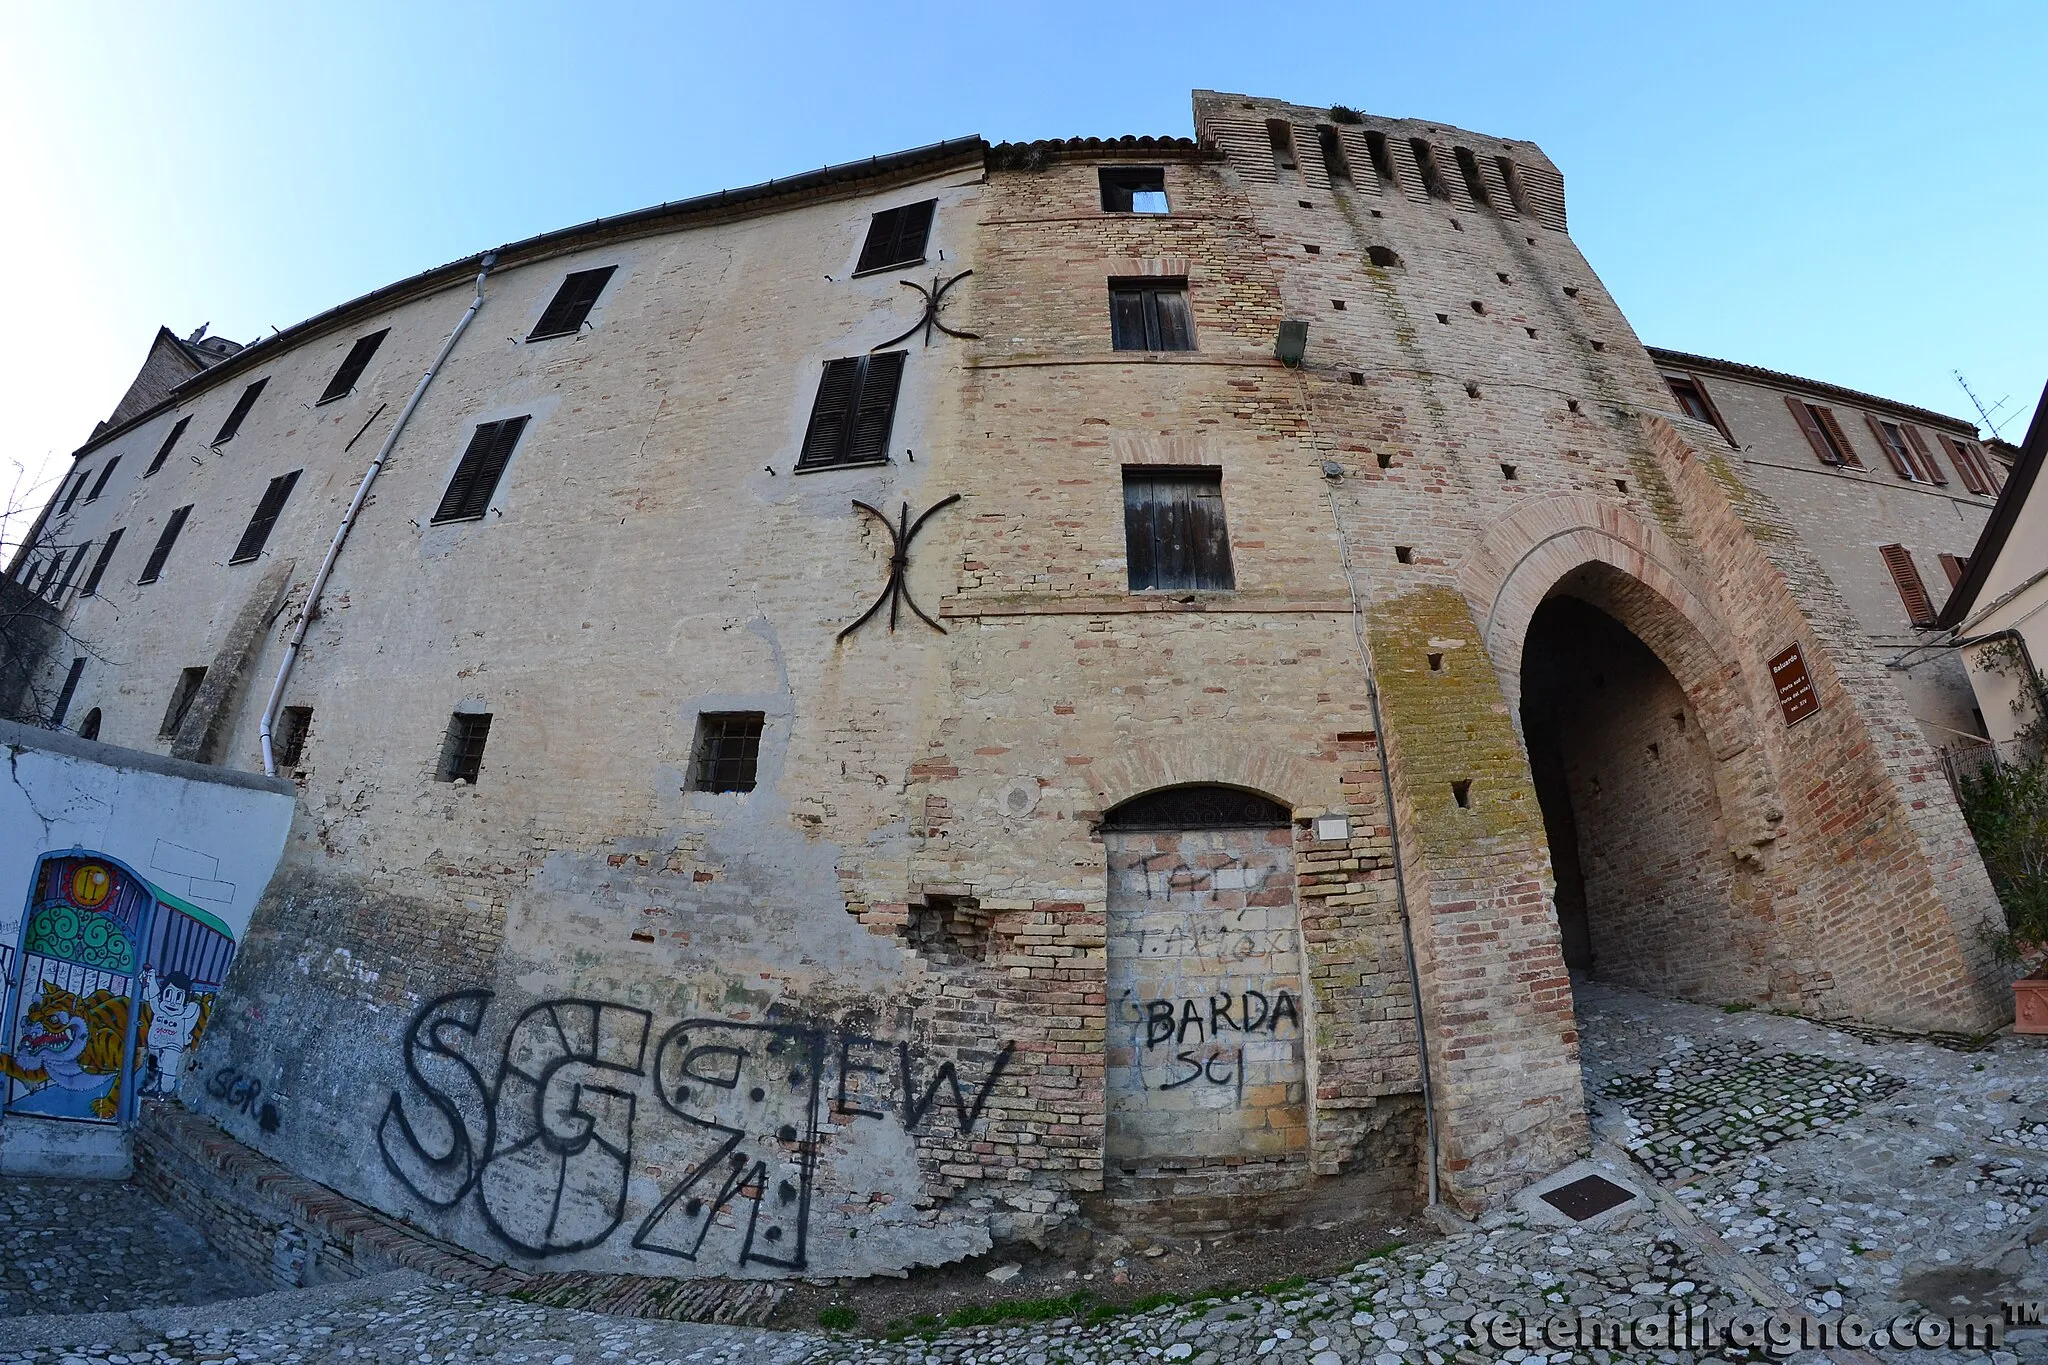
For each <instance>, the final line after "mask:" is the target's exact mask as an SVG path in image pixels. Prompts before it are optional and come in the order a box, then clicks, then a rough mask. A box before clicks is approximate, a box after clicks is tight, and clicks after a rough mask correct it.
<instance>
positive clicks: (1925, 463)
mask: <svg viewBox="0 0 2048 1365" xmlns="http://www.w3.org/2000/svg"><path fill="white" fill-rule="evenodd" d="M1863 416H1864V420H1865V421H1867V422H1869V423H1870V434H1871V435H1872V436H1874V437H1876V438H1877V444H1878V447H1879V448H1880V449H1881V450H1883V451H1884V453H1885V458H1886V459H1888V460H1890V461H1891V462H1892V469H1893V470H1894V471H1895V472H1896V473H1897V474H1898V476H1899V477H1900V478H1902V479H1911V480H1912V481H1913V482H1914V483H1947V482H1948V479H1947V477H1946V476H1945V475H1943V474H1942V472H1941V466H1939V465H1937V464H1936V463H1935V462H1934V455H1933V453H1932V452H1931V451H1929V450H1928V449H1927V443H1926V442H1925V441H1923V440H1921V439H1920V433H1919V431H1918V430H1916V429H1915V428H1914V427H1913V426H1911V425H1910V424H1908V423H1904V422H1887V421H1885V420H1884V419H1883V418H1881V417H1874V416H1872V415H1871V414H1869V413H1865V414H1863Z"/></svg>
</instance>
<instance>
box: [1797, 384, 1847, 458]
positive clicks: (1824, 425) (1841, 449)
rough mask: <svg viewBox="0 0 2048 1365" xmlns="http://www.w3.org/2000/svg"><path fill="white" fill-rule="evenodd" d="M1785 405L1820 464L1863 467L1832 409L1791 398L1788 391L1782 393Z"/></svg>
mask: <svg viewBox="0 0 2048 1365" xmlns="http://www.w3.org/2000/svg"><path fill="white" fill-rule="evenodd" d="M1785 406H1786V407H1787V408H1789V409H1791V412H1792V420H1793V421H1795V422H1797V423H1798V424H1799V430H1800V431H1802V432H1804V433H1805V434H1806V440H1807V443H1808V444H1809V445H1811V446H1812V447H1813V453H1814V454H1815V455H1818V456H1819V457H1820V462H1821V463H1822V464H1832V465H1841V466H1843V467H1844V468H1847V469H1861V468H1863V461H1861V460H1859V459H1857V458H1856V451H1855V450H1854V449H1853V448H1852V447H1851V446H1850V445H1849V437H1848V436H1847V434H1846V433H1844V432H1843V430H1842V427H1841V424H1840V423H1839V422H1837V421H1836V420H1835V414H1834V413H1833V411H1831V410H1830V409H1828V408H1824V407H1822V406H1821V405H1820V404H1818V403H1809V402H1807V401H1806V400H1804V399H1802V398H1794V397H1793V396H1792V395H1791V394H1789V393H1788V394H1786V395H1785Z"/></svg>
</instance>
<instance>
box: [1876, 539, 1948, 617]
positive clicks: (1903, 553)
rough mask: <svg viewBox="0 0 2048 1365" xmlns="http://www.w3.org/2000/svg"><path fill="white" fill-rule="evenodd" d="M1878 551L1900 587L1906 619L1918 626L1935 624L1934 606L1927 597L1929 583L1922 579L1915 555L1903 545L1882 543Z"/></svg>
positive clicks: (1900, 596)
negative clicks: (1915, 561)
mask: <svg viewBox="0 0 2048 1365" xmlns="http://www.w3.org/2000/svg"><path fill="white" fill-rule="evenodd" d="M1877 552H1878V553H1879V554H1881V555H1883V556H1884V566H1885V567H1886V568H1887V569H1890V570H1891V571H1892V582H1893V583H1894V584H1896V585H1897V587H1898V589H1899V600H1900V601H1901V602H1903V603H1905V604H1906V619H1907V620H1909V621H1911V622H1912V623H1913V624H1914V625H1916V626H1931V625H1933V624H1934V606H1933V604H1932V603H1931V602H1930V601H1928V598H1927V585H1926V584H1925V583H1922V582H1921V581H1920V569H1919V567H1918V566H1917V565H1915V564H1914V563H1913V556H1912V555H1911V554H1910V553H1909V552H1908V551H1907V549H1906V547H1905V546H1903V545H1880V546H1878V547H1877Z"/></svg>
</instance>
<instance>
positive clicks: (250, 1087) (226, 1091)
mask: <svg viewBox="0 0 2048 1365" xmlns="http://www.w3.org/2000/svg"><path fill="white" fill-rule="evenodd" d="M206 1093H207V1094H209V1095H211V1096H213V1097H214V1098H215V1099H217V1100H220V1101H222V1102H224V1103H225V1104H226V1105H227V1106H228V1107H229V1108H230V1109H238V1110H240V1111H241V1112H242V1113H244V1114H248V1115H250V1116H252V1117H253V1118H255V1120H256V1126H257V1127H258V1128H261V1129H262V1130H263V1131H264V1132H266V1133H274V1132H276V1131H277V1130H278V1129H279V1128H280V1127H281V1126H283V1120H282V1117H281V1116H280V1115H279V1114H278V1112H277V1106H276V1105H275V1104H273V1103H271V1102H270V1101H269V1100H264V1101H263V1103H262V1104H261V1105H258V1104H257V1103H256V1100H257V1098H258V1097H259V1096H261V1095H262V1094H263V1082H261V1081H259V1080H257V1079H256V1078H255V1077H254V1076H245V1075H243V1074H242V1073H241V1072H240V1071H238V1070H236V1069H235V1068H234V1067H232V1066H224V1067H222V1068H220V1070H218V1071H216V1072H214V1073H213V1074H212V1075H211V1076H209V1077H207V1079H206Z"/></svg>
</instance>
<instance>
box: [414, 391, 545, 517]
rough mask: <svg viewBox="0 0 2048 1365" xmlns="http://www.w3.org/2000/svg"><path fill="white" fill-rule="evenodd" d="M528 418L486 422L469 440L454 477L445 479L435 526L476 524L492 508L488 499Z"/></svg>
mask: <svg viewBox="0 0 2048 1365" xmlns="http://www.w3.org/2000/svg"><path fill="white" fill-rule="evenodd" d="M527 420H528V419H527V418H524V417H508V418H506V419H505V420H504V421H502V422H485V423H484V424H483V425H482V426H480V427H478V428H477V429H476V430H475V431H474V432H473V433H471V435H470V438H469V448H468V449H467V450H465V451H463V452H462V460H461V462H460V463H459V464H457V465H456V466H455V477H453V478H451V479H450V480H448V489H447V491H446V492H444V493H443V494H441V505H440V506H439V507H437V508H436V509H434V523H435V524H436V525H439V524H440V523H441V522H444V521H475V520H476V519H477V518H478V517H481V516H482V515H483V514H484V513H485V512H488V511H489V510H490V508H491V497H492V495H493V494H495V493H496V492H497V491H498V480H499V479H501V478H503V477H504V475H505V466H506V465H508V464H510V463H511V461H512V451H513V450H514V448H515V447H517V446H518V444H519V434H520V433H521V432H523V431H525V430H526V423H527Z"/></svg>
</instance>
